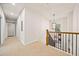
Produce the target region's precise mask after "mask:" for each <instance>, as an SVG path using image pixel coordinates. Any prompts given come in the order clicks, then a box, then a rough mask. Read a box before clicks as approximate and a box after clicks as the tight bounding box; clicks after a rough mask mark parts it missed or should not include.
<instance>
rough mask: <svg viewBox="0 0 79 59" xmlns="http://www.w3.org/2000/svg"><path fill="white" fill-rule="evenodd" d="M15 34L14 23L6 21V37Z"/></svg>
mask: <svg viewBox="0 0 79 59" xmlns="http://www.w3.org/2000/svg"><path fill="white" fill-rule="evenodd" d="M15 35H16V24H15V23H8V37H14V36H15Z"/></svg>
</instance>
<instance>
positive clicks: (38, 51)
mask: <svg viewBox="0 0 79 59" xmlns="http://www.w3.org/2000/svg"><path fill="white" fill-rule="evenodd" d="M0 55H1V56H68V55H69V54H67V53H65V52H62V51H59V50H57V49H55V48H53V47H51V46H44V45H42V44H40V42H34V43H32V44H28V45H25V46H24V45H22V44H21V42H20V41H19V40H17V39H16V38H15V37H10V38H8V39H7V40H5V42H4V44H3V45H2V46H1V47H0Z"/></svg>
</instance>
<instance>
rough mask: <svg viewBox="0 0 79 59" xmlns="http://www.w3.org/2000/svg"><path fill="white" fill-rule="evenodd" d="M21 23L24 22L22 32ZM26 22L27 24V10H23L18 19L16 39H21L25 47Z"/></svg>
mask: <svg viewBox="0 0 79 59" xmlns="http://www.w3.org/2000/svg"><path fill="white" fill-rule="evenodd" d="M21 22H23V31H22V30H21V26H22V25H21ZM24 22H25V9H23V10H22V11H21V13H20V15H19V17H18V19H17V24H16V29H17V30H16V37H17V39H19V40H20V41H21V42H22V43H23V44H24V45H25V43H24V31H25V29H24V26H25V25H24Z"/></svg>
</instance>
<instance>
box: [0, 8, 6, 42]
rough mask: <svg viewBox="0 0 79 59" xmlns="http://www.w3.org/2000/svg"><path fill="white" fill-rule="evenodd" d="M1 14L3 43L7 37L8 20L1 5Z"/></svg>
mask: <svg viewBox="0 0 79 59" xmlns="http://www.w3.org/2000/svg"><path fill="white" fill-rule="evenodd" d="M0 15H1V44H3V42H4V40H5V39H6V20H5V16H4V12H3V10H2V8H1V7H0Z"/></svg>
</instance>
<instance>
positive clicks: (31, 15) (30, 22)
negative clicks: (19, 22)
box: [25, 8, 44, 44]
mask: <svg viewBox="0 0 79 59" xmlns="http://www.w3.org/2000/svg"><path fill="white" fill-rule="evenodd" d="M42 21H44V19H42V17H40V15H38V13H36V12H35V11H33V10H32V9H30V8H26V9H25V42H26V44H29V43H32V42H34V41H38V40H40V39H42V37H41V36H42V35H41V34H42V32H41V31H44V30H41V29H42Z"/></svg>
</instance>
